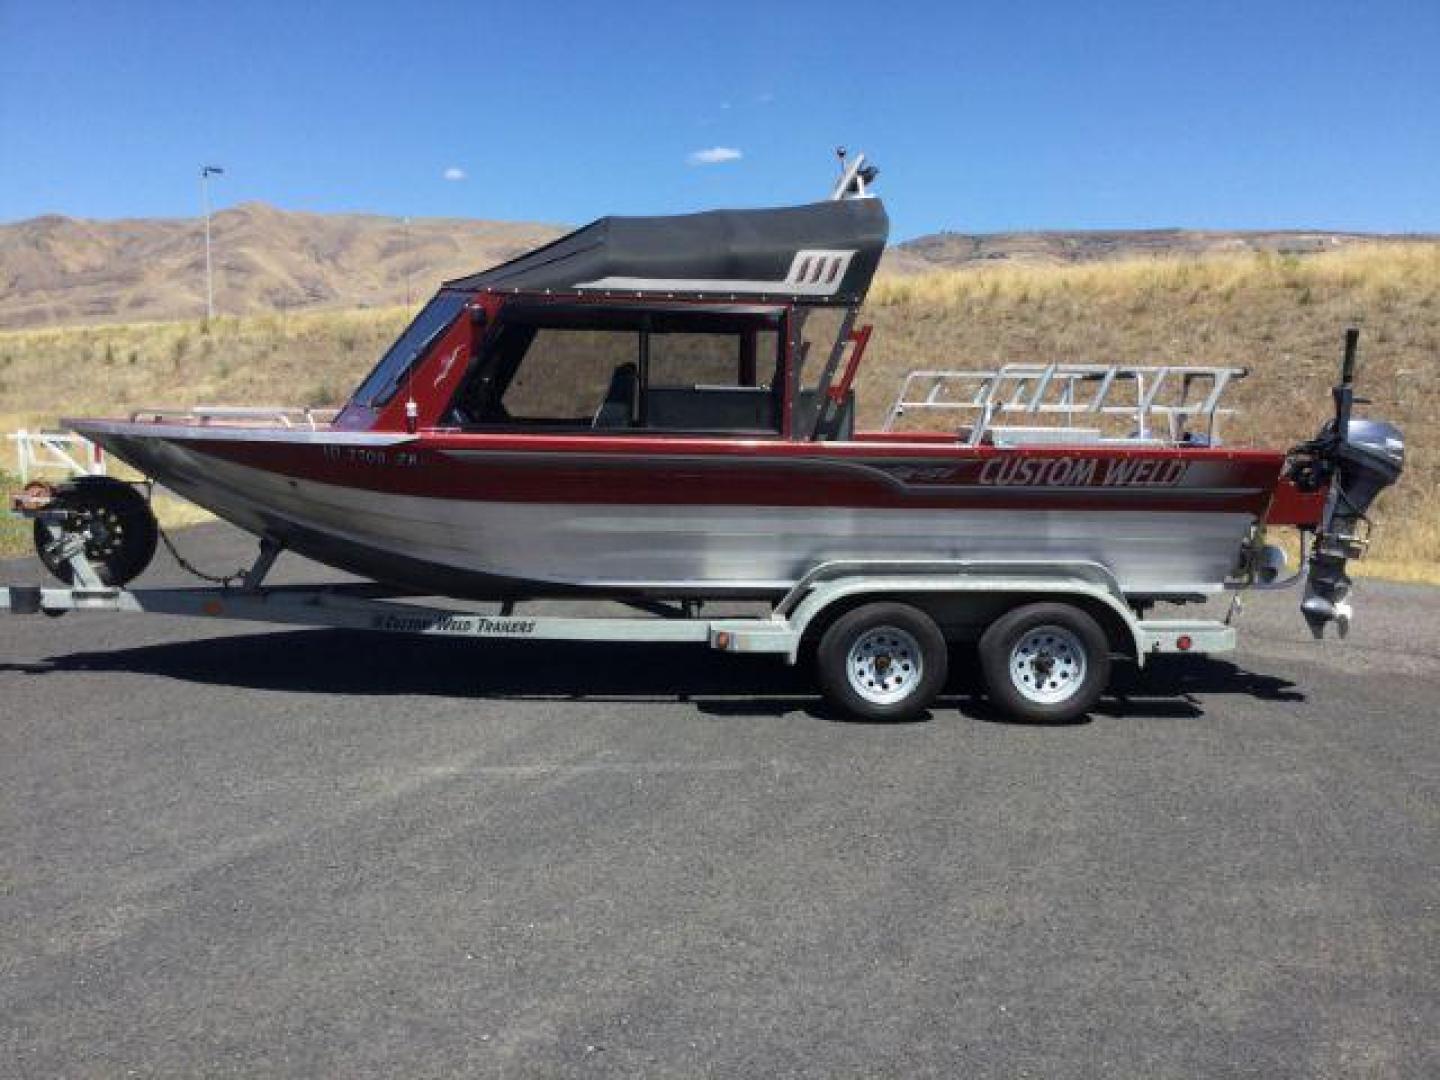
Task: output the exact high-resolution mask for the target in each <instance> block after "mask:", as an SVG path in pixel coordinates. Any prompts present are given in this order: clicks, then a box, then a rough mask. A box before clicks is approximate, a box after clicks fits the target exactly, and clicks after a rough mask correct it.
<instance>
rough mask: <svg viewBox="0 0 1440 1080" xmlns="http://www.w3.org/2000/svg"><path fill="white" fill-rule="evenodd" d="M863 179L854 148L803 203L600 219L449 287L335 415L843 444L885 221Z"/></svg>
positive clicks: (398, 422) (353, 423) (368, 424)
mask: <svg viewBox="0 0 1440 1080" xmlns="http://www.w3.org/2000/svg"><path fill="white" fill-rule="evenodd" d="M873 175H874V173H873V170H867V169H866V168H865V167H864V164H863V158H860V159H857V160H856V161H855V162H854V163H852V164H851V165H850V167H849V168H848V169H847V170H846V173H845V175H844V176H842V179H841V183H840V184H837V187H836V192H835V194H834V195H833V196H832V198H831V199H830V200H827V201H825V202H819V203H813V204H810V205H806V206H796V207H786V208H781V209H768V210H720V211H711V212H708V213H701V214H689V215H681V216H675V217H663V218H648V217H647V218H633V217H610V218H603V219H601V220H599V221H596V222H594V223H592V224H590V225H587V226H585V227H584V228H582V229H579V230H577V231H575V232H573V233H570V234H569V235H567V236H564V237H561V238H560V239H559V240H556V241H555V242H553V243H551V244H549V245H547V246H545V247H542V248H539V249H537V250H535V251H532V252H529V253H527V254H525V255H522V256H520V257H519V258H516V259H513V260H511V261H510V262H507V263H504V264H502V265H500V266H497V267H494V268H492V269H490V270H485V271H482V272H480V273H478V274H473V275H471V276H469V277H465V278H459V279H456V280H454V281H448V282H446V283H445V284H444V285H443V286H442V287H441V289H440V291H439V293H437V294H436V296H435V297H434V298H433V299H432V300H431V301H430V302H429V303H428V304H426V305H425V307H424V308H423V309H422V310H421V311H420V313H419V314H418V315H417V316H416V317H415V319H414V321H413V322H412V323H411V324H410V326H409V327H408V328H407V329H406V330H405V332H404V333H403V334H402V335H401V336H400V338H399V340H397V341H396V342H395V344H394V345H393V346H391V348H390V349H389V351H388V352H387V353H386V354H385V356H384V357H383V358H382V359H381V360H380V362H379V364H377V365H376V367H375V369H374V370H373V371H372V372H371V373H370V375H369V376H368V377H367V378H366V379H365V381H364V382H363V383H362V384H361V386H360V387H359V389H358V390H357V391H356V392H355V394H354V395H353V396H352V398H351V400H350V402H349V404H348V405H347V406H346V407H345V408H344V409H343V410H342V412H341V413H340V415H339V417H338V418H337V420H336V422H335V423H336V426H337V427H340V428H347V429H352V430H397V429H402V428H403V429H407V430H411V431H415V430H420V429H429V430H443V431H450V432H475V433H527V432H533V433H541V432H543V433H546V434H574V435H587V434H589V435H610V436H614V435H619V434H641V433H644V434H654V435H703V436H734V437H737V438H752V439H753V438H772V439H773V438H785V439H797V440H799V439H815V438H822V439H834V438H847V437H849V435H850V433H851V431H852V430H853V425H854V392H853V390H852V388H851V383H852V381H853V378H854V375H855V370H856V368H857V367H858V364H859V361H860V358H861V354H862V353H863V350H864V344H865V341H866V340H867V338H868V333H866V332H863V331H862V332H857V331H856V330H855V326H854V323H855V317H856V314H857V313H858V310H859V307H860V304H861V303H862V302H863V300H864V298H865V293H866V291H867V290H868V288H869V286H870V282H871V280H872V278H873V277H874V274H875V270H876V267H877V266H878V264H879V261H880V255H881V253H882V252H883V250H884V247H885V240H886V236H887V234H888V231H889V223H888V219H887V217H886V214H885V209H884V207H883V205H882V204H881V203H880V200H879V199H877V198H875V197H874V196H872V195H870V194H868V192H867V191H866V190H865V187H866V184H867V183H868V181H869V180H870V179H871V178H873ZM820 312H823V314H817V313H820ZM812 316H815V317H814V318H812Z"/></svg>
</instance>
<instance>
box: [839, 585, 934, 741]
mask: <svg viewBox="0 0 1440 1080" xmlns="http://www.w3.org/2000/svg"><path fill="white" fill-rule="evenodd" d="M948 666H949V653H948V651H947V649H946V644H945V636H944V635H943V634H942V633H941V632H940V628H939V627H938V626H936V625H935V620H934V619H932V618H930V616H929V615H927V614H925V613H924V612H923V611H920V610H919V609H917V608H914V607H911V606H910V605H909V604H898V603H875V604H865V605H863V606H862V607H857V608H855V609H854V610H852V611H847V612H846V613H845V614H843V615H841V616H840V617H839V618H837V619H836V620H835V621H834V622H833V623H831V624H830V625H829V626H828V627H827V628H826V630H825V633H824V634H823V635H822V636H821V638H820V644H819V647H818V648H817V649H816V650H815V668H816V676H817V679H818V681H819V684H820V690H821V693H823V694H824V695H825V699H826V700H827V701H829V702H830V703H831V704H832V705H834V706H835V707H836V708H837V709H840V710H842V711H843V712H845V713H848V714H850V715H851V716H855V717H858V718H859V719H862V720H906V719H910V718H911V717H914V716H916V715H918V714H920V713H922V712H924V711H925V709H926V708H927V707H928V706H929V705H930V704H931V702H933V701H934V700H935V698H936V696H937V695H938V694H939V693H940V691H941V689H942V688H943V687H944V685H945V677H946V672H947V668H948Z"/></svg>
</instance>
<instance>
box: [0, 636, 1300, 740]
mask: <svg viewBox="0 0 1440 1080" xmlns="http://www.w3.org/2000/svg"><path fill="white" fill-rule="evenodd" d="M0 671H27V672H31V673H37V674H43V673H45V672H48V671H69V672H75V671H94V672H127V673H131V674H143V675H158V676H162V677H165V678H171V679H180V680H184V681H187V682H196V683H208V684H213V685H218V686H229V687H240V688H250V689H256V690H271V691H280V692H289V693H313V694H356V695H397V696H418V695H433V696H439V697H473V698H502V699H503V698H518V699H534V700H553V701H569V700H573V701H581V700H586V699H592V698H593V699H611V700H615V699H620V700H625V699H636V700H644V699H664V700H678V701H688V702H692V703H694V704H695V705H696V707H697V708H698V709H700V711H702V712H704V713H707V714H711V715H716V716H756V715H776V716H779V715H783V714H785V713H787V712H792V711H795V710H803V711H805V712H807V713H809V714H811V715H813V716H816V717H821V718H824V719H831V720H840V719H843V718H842V717H840V716H838V715H836V714H834V713H833V712H832V711H830V710H829V709H827V708H826V707H825V706H824V705H823V704H822V703H821V702H820V700H819V698H818V695H817V694H816V692H815V689H814V684H813V681H812V677H811V673H810V671H809V669H808V668H807V667H804V666H797V667H789V666H787V665H786V664H784V663H783V662H781V661H780V660H778V659H776V658H773V657H763V656H733V655H723V654H720V653H715V652H711V651H709V650H706V649H700V648H696V647H695V646H693V645H648V646H638V645H616V644H591V643H578V642H577V643H571V642H550V643H547V644H545V645H543V646H539V645H537V644H536V643H534V642H525V641H487V642H485V643H484V644H483V645H482V644H477V643H476V642H471V641H457V640H446V639H441V640H423V639H420V638H407V637H399V636H384V635H378V634H367V633H359V632H354V631H347V630H292V631H279V632H269V633H257V634H238V635H233V636H226V637H215V638H204V639H201V640H197V641H183V642H173V643H167V644H162V645H145V646H139V647H135V648H128V649H114V650H109V651H105V652H85V653H71V654H68V655H65V656H58V657H52V658H50V659H48V660H45V661H42V662H40V663H0ZM977 672H978V667H977V665H976V663H975V658H974V654H973V651H970V650H965V649H959V650H957V651H956V653H955V654H954V658H953V660H952V663H951V678H950V682H949V685H948V686H947V688H946V694H945V696H944V697H943V698H942V699H941V702H940V707H941V708H958V709H959V710H960V711H961V712H963V713H964V714H965V715H967V716H970V717H973V718H975V719H979V720H985V721H995V722H1004V721H1006V718H1005V717H1004V716H1002V715H1001V714H999V713H997V712H995V711H994V710H992V709H991V708H990V707H989V706H988V705H987V704H986V703H985V701H984V699H983V694H982V691H983V688H982V686H981V684H980V681H979V678H978V673H977ZM1211 694H1219V695H1238V696H1245V697H1251V698H1256V699H1260V700H1264V701H1296V702H1298V701H1304V700H1305V695H1304V694H1303V693H1301V692H1300V691H1298V690H1296V689H1295V688H1294V685H1293V684H1292V683H1290V682H1289V681H1287V680H1285V679H1281V678H1276V677H1273V676H1269V675H1263V674H1257V673H1255V672H1251V671H1247V670H1246V669H1244V668H1242V667H1240V666H1239V665H1237V664H1235V663H1233V662H1231V661H1228V660H1220V659H1214V658H1209V657H1199V656H1197V657H1184V658H1179V657H1160V658H1156V659H1152V660H1151V661H1150V662H1149V663H1148V664H1147V665H1146V667H1145V669H1144V670H1137V669H1135V668H1134V667H1133V666H1132V665H1129V664H1117V665H1116V668H1115V676H1114V680H1113V688H1112V693H1111V694H1110V695H1109V696H1108V697H1107V698H1106V699H1104V700H1102V701H1101V703H1100V705H1099V706H1098V707H1097V708H1096V710H1095V712H1096V713H1098V714H1100V715H1104V716H1113V717H1178V718H1188V717H1198V716H1201V715H1203V713H1204V710H1203V708H1202V707H1201V705H1200V703H1199V702H1198V700H1197V695H1211ZM1079 722H1081V723H1084V722H1086V721H1085V720H1084V719H1082V720H1081V721H1079Z"/></svg>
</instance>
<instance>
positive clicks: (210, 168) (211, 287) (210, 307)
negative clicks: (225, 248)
mask: <svg viewBox="0 0 1440 1080" xmlns="http://www.w3.org/2000/svg"><path fill="white" fill-rule="evenodd" d="M224 175H225V170H224V169H222V168H221V167H220V166H219V165H204V166H201V168H200V208H201V210H202V212H203V213H204V215H205V321H206V322H207V323H208V322H209V321H210V320H211V319H213V318H215V281H214V278H212V277H211V274H210V177H212V176H224Z"/></svg>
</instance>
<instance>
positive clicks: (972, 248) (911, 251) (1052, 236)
mask: <svg viewBox="0 0 1440 1080" xmlns="http://www.w3.org/2000/svg"><path fill="white" fill-rule="evenodd" d="M1436 239H1437V237H1436V236H1435V235H1434V234H1427V235H1420V234H1409V233H1407V234H1382V233H1353V232H1321V231H1303V230H1293V229H1292V230H1275V231H1244V230H1199V229H1107V230H1071V231H1063V232H1060V231H1048V232H1003V233H956V232H941V233H934V234H932V235H930V236H921V237H917V238H916V239H914V240H907V241H906V242H905V243H903V244H900V245H899V246H898V247H897V248H895V249H893V250H892V252H891V253H890V257H891V263H890V265H889V267H888V268H889V269H891V270H892V272H896V273H906V272H923V271H925V270H933V269H935V268H937V267H939V268H946V269H949V268H954V267H958V266H967V265H971V264H975V263H988V262H1005V261H1010V262H1022V263H1036V264H1041V265H1053V266H1059V265H1065V264H1070V263H1087V262H1103V261H1109V260H1113V259H1130V258H1137V257H1156V258H1169V257H1174V256H1182V257H1195V258H1200V257H1204V256H1209V255H1223V254H1236V253H1246V252H1252V253H1258V252H1272V253H1274V254H1277V255H1316V254H1319V253H1321V252H1325V251H1336V250H1339V249H1340V248H1343V247H1348V246H1350V245H1352V244H1357V243H1374V242H1377V241H1378V242H1390V243H1407V242H1409V243H1413V242H1431V243H1433V242H1434V241H1435V240H1436Z"/></svg>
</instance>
